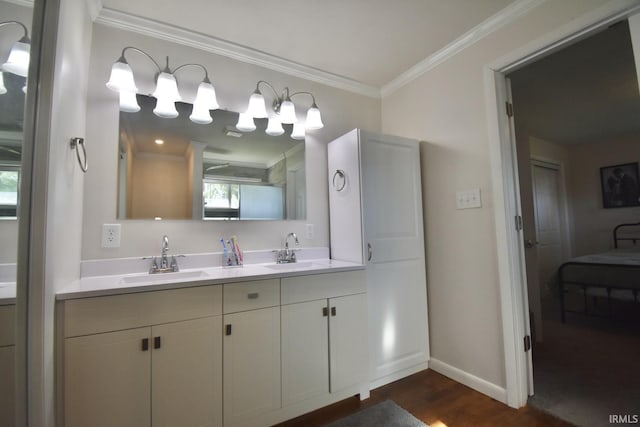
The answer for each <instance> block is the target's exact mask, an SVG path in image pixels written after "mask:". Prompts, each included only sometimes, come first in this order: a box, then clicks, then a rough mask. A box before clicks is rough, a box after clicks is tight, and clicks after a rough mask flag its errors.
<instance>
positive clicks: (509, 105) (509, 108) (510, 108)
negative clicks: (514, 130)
mask: <svg viewBox="0 0 640 427" xmlns="http://www.w3.org/2000/svg"><path fill="white" fill-rule="evenodd" d="M506 104H507V117H513V104H512V103H510V102H506Z"/></svg>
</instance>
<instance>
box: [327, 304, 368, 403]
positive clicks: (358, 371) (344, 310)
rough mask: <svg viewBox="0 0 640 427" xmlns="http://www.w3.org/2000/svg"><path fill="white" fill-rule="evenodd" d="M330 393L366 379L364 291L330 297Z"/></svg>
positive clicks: (365, 306)
mask: <svg viewBox="0 0 640 427" xmlns="http://www.w3.org/2000/svg"><path fill="white" fill-rule="evenodd" d="M329 309H330V313H331V314H330V321H329V336H330V341H329V349H330V355H329V360H330V372H331V382H330V384H331V385H330V387H331V392H332V393H335V392H337V391H340V390H342V389H344V388H346V387H350V386H354V385H357V384H360V383H363V382H365V381H366V373H367V366H366V363H363V361H366V360H367V321H366V319H367V300H366V296H365V294H358V295H349V296H345V297H339V298H332V299H330V300H329Z"/></svg>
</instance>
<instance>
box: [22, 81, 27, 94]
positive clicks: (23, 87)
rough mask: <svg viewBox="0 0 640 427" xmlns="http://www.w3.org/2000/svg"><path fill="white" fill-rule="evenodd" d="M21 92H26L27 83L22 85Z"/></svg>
mask: <svg viewBox="0 0 640 427" xmlns="http://www.w3.org/2000/svg"><path fill="white" fill-rule="evenodd" d="M22 93H24V94H25V95H26V94H27V84H26V83H25V84H24V86H22Z"/></svg>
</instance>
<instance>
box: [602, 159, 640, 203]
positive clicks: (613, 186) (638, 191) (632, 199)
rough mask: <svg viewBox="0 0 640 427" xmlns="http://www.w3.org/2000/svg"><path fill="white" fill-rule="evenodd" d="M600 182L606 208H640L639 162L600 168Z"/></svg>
mask: <svg viewBox="0 0 640 427" xmlns="http://www.w3.org/2000/svg"><path fill="white" fill-rule="evenodd" d="M600 181H601V183H602V204H603V206H604V208H626V207H629V206H640V187H638V163H637V162H636V163H626V164H623V165H613V166H605V167H602V168H600Z"/></svg>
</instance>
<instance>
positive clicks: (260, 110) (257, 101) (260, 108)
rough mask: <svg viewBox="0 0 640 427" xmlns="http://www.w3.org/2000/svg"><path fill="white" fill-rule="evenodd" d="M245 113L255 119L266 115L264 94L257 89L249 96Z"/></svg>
mask: <svg viewBox="0 0 640 427" xmlns="http://www.w3.org/2000/svg"><path fill="white" fill-rule="evenodd" d="M247 114H248V115H250V116H251V117H253V118H255V119H264V118H266V117H267V107H266V105H265V102H264V96H262V94H261V93H260V91H259V90H258V89H256V91H255V92H253V94H252V95H251V98H249V108H247Z"/></svg>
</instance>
